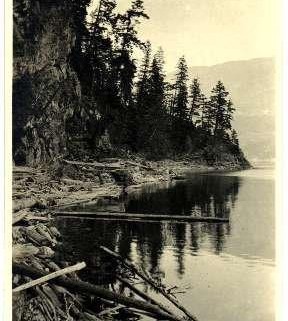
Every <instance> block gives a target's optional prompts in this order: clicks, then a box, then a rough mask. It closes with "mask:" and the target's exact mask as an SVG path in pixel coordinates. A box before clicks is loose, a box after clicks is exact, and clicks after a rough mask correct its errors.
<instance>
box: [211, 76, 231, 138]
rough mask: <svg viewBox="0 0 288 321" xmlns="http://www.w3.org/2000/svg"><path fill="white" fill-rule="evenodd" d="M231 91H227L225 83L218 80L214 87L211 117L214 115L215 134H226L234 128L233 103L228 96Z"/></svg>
mask: <svg viewBox="0 0 288 321" xmlns="http://www.w3.org/2000/svg"><path fill="white" fill-rule="evenodd" d="M228 95H229V92H228V91H226V89H225V87H224V85H223V83H222V82H221V81H218V83H217V85H216V86H215V87H214V88H213V89H212V95H211V97H210V101H209V105H210V110H211V117H213V121H214V126H213V135H214V137H216V136H219V135H220V136H221V135H222V136H224V135H225V133H227V131H228V130H231V129H232V126H231V121H232V119H233V112H234V110H235V109H234V108H233V104H232V102H231V100H230V99H229V98H228Z"/></svg>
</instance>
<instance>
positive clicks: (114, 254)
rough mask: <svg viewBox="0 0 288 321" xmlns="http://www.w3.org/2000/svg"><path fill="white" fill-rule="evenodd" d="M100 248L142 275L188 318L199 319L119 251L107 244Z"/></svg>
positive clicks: (194, 320) (195, 320)
mask: <svg viewBox="0 0 288 321" xmlns="http://www.w3.org/2000/svg"><path fill="white" fill-rule="evenodd" d="M100 249H101V250H102V251H104V252H105V253H107V254H109V255H110V256H112V257H113V258H114V259H116V260H117V261H119V262H121V263H122V264H124V265H125V266H126V267H128V268H129V269H130V270H131V271H133V272H134V273H136V274H137V275H138V276H140V277H141V278H142V279H143V280H144V281H146V282H147V283H148V284H149V285H150V286H151V287H152V288H153V289H154V290H156V291H157V292H159V293H161V294H162V295H163V296H164V297H165V298H166V299H167V300H169V301H170V302H171V303H173V304H174V306H175V307H177V308H178V309H179V310H181V311H182V312H183V313H184V314H185V315H186V316H188V318H189V319H190V320H192V321H197V318H196V317H195V316H194V315H192V314H191V313H190V312H189V311H188V310H186V308H185V307H183V306H182V305H181V304H180V303H179V302H178V301H177V300H176V299H175V298H174V297H172V296H171V295H170V294H169V293H167V292H166V291H165V290H164V289H163V288H162V287H159V286H158V285H157V284H156V283H155V282H154V281H153V280H152V279H151V278H150V277H149V276H147V275H145V273H144V272H142V271H140V269H139V268H138V267H137V266H136V265H135V264H133V263H132V262H130V261H129V260H127V259H123V258H122V256H120V255H119V254H118V253H115V252H113V251H111V250H109V249H108V248H107V247H105V246H100Z"/></svg>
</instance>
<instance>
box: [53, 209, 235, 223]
mask: <svg viewBox="0 0 288 321" xmlns="http://www.w3.org/2000/svg"><path fill="white" fill-rule="evenodd" d="M54 214H55V215H57V216H79V217H91V218H93V217H94V218H116V219H119V220H125V219H138V220H151V221H152V220H153V221H154V220H155V221H182V222H207V223H226V222H229V219H228V218H222V217H202V216H187V215H164V214H140V213H124V212H123V213H121V212H86V211H85V212H70V211H55V212H54Z"/></svg>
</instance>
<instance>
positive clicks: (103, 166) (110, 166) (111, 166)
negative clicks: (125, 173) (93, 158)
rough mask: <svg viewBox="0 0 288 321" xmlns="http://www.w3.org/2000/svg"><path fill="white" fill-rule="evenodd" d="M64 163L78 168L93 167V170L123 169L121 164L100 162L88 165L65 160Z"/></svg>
mask: <svg viewBox="0 0 288 321" xmlns="http://www.w3.org/2000/svg"><path fill="white" fill-rule="evenodd" d="M63 161H64V163H66V164H70V165H76V166H84V167H93V168H101V169H120V168H122V166H121V164H119V163H109V164H103V163H98V162H93V163H86V162H78V161H69V160H66V159H64V160H63Z"/></svg>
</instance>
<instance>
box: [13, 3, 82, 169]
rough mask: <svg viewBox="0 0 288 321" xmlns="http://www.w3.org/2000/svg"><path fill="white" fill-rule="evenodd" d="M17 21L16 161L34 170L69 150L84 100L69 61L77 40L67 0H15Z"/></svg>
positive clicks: (15, 41) (14, 36)
mask: <svg viewBox="0 0 288 321" xmlns="http://www.w3.org/2000/svg"><path fill="white" fill-rule="evenodd" d="M13 18H14V34H13V47H14V48H13V50H14V60H13V69H14V74H13V158H14V161H15V163H16V164H21V163H26V164H28V165H32V166H35V165H39V164H41V163H42V162H48V161H50V160H54V159H55V157H58V156H61V155H64V154H65V151H66V141H67V137H65V123H66V120H67V119H68V118H69V116H70V115H71V114H72V112H73V110H74V109H75V108H76V107H77V105H78V104H79V98H80V84H79V81H78V78H77V75H76V73H75V71H74V70H73V68H72V67H71V64H70V62H69V56H70V54H71V51H72V49H73V46H74V44H75V40H76V36H75V31H74V28H73V20H72V14H71V6H70V7H69V6H68V5H66V1H60V0H53V1H47V0H46V1H44V0H41V1H36V0H14V17H13Z"/></svg>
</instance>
